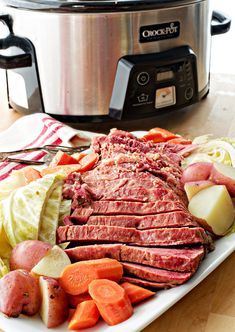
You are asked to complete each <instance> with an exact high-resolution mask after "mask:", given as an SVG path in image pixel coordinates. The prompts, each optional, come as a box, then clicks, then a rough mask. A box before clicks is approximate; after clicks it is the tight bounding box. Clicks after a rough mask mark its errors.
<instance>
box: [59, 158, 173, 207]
mask: <svg viewBox="0 0 235 332" xmlns="http://www.w3.org/2000/svg"><path fill="white" fill-rule="evenodd" d="M117 169H119V168H118V167H116V166H115V167H113V166H112V167H111V166H109V167H107V165H105V166H104V165H103V163H101V164H100V165H99V166H98V167H96V168H95V169H93V170H92V171H89V172H86V173H84V174H83V175H82V176H77V175H74V174H73V173H72V174H70V175H69V176H68V178H67V179H66V181H65V184H64V188H63V196H64V198H68V199H71V198H73V197H74V194H75V193H77V192H80V191H81V189H83V191H84V189H85V190H86V192H87V191H89V192H90V193H91V194H92V195H93V196H94V197H96V199H114V198H117V199H122V200H136V201H147V200H154V199H161V198H164V196H165V197H168V198H169V199H171V200H179V196H178V195H177V194H176V193H175V192H174V190H173V189H171V188H170V187H169V186H168V185H167V183H166V182H165V181H163V180H161V179H160V178H158V177H156V176H154V175H152V174H151V173H144V172H139V173H136V172H133V171H126V170H124V171H123V172H121V171H120V172H116V171H117ZM107 171H108V173H107ZM100 172H101V174H100ZM102 173H103V174H102ZM106 173H107V174H106ZM104 174H106V175H107V176H105V177H104V178H102V175H104ZM109 177H110V178H109ZM113 177H114V179H113ZM84 184H86V187H85V188H84V187H83V188H81V187H82V186H84ZM81 195H82V196H84V193H83V192H81Z"/></svg>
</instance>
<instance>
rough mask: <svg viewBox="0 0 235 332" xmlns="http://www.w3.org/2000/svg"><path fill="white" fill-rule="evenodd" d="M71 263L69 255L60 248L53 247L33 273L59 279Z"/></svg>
mask: <svg viewBox="0 0 235 332" xmlns="http://www.w3.org/2000/svg"><path fill="white" fill-rule="evenodd" d="M70 264H71V261H70V259H69V257H68V255H67V254H66V253H65V252H64V250H63V249H61V248H60V247H59V246H56V245H55V246H53V247H52V249H51V250H49V251H48V252H47V254H46V255H45V256H44V257H43V258H42V259H41V260H40V261H39V262H38V264H37V265H35V266H34V268H33V269H32V272H33V273H35V274H36V275H40V276H45V277H51V278H55V279H58V278H59V277H60V275H61V272H62V271H63V270H64V268H65V267H66V266H67V265H70Z"/></svg>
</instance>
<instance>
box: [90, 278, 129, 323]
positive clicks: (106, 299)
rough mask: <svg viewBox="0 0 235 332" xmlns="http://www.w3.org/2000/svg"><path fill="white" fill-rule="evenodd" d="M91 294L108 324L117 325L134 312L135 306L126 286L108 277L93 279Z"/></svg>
mask: <svg viewBox="0 0 235 332" xmlns="http://www.w3.org/2000/svg"><path fill="white" fill-rule="evenodd" d="M89 294H90V295H91V297H92V298H93V300H94V301H95V303H96V305H97V308H98V309H99V312H100V314H101V316H102V318H103V319H104V320H105V322H106V323H107V324H108V325H116V324H119V323H121V322H123V321H124V320H126V319H128V318H129V317H130V316H131V315H132V314H133V308H132V305H131V302H130V299H129V298H128V296H127V294H126V292H125V290H124V288H122V287H121V286H120V285H118V284H117V283H116V282H114V281H111V280H107V279H98V280H93V281H92V282H91V283H90V285H89Z"/></svg>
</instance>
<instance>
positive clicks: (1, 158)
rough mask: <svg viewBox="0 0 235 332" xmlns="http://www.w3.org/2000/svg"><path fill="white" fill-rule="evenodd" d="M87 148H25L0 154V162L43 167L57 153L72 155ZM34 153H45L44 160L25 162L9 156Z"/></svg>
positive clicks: (52, 146) (84, 146) (59, 146)
mask: <svg viewBox="0 0 235 332" xmlns="http://www.w3.org/2000/svg"><path fill="white" fill-rule="evenodd" d="M88 148H89V145H83V146H78V147H70V146H63V145H53V144H47V145H44V146H39V147H33V148H27V149H21V150H15V151H8V152H0V162H14V163H20V164H26V165H43V164H45V163H46V164H47V163H49V162H50V161H51V159H52V158H53V156H54V155H55V154H56V153H57V152H58V151H63V152H66V153H67V154H73V153H76V152H77V153H79V152H82V151H84V150H87V149H88ZM35 151H45V152H47V153H48V154H47V155H46V157H45V158H44V160H40V161H39V160H27V159H21V158H11V157H10V156H14V155H17V154H21V153H30V152H35Z"/></svg>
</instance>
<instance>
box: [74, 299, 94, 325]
mask: <svg viewBox="0 0 235 332" xmlns="http://www.w3.org/2000/svg"><path fill="white" fill-rule="evenodd" d="M99 317H100V313H99V311H98V309H97V306H96V304H95V302H94V301H93V300H89V301H84V302H82V303H79V304H78V306H77V309H76V310H75V313H74V314H73V316H72V318H71V320H70V322H69V325H68V329H69V330H80V329H85V328H87V327H92V326H94V325H95V324H96V323H97V322H98V319H99Z"/></svg>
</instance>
